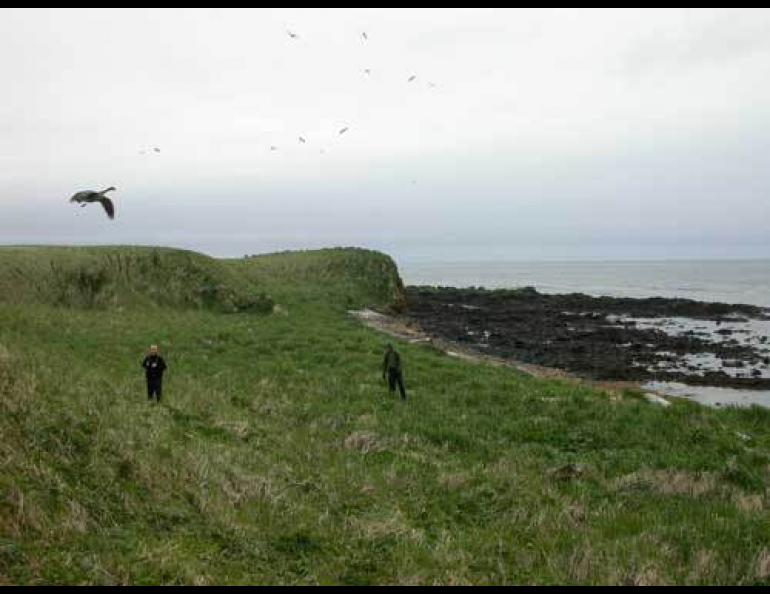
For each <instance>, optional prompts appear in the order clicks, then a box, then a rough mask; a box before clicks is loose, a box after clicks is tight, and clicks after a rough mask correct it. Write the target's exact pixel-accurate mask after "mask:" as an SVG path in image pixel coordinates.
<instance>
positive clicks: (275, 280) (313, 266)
mask: <svg viewBox="0 0 770 594" xmlns="http://www.w3.org/2000/svg"><path fill="white" fill-rule="evenodd" d="M229 262H230V264H231V265H232V266H233V268H234V269H235V270H236V271H237V272H238V273H239V274H241V275H243V276H244V277H246V278H248V279H250V280H252V281H253V282H255V283H256V284H258V285H259V286H264V287H267V288H268V289H269V290H270V292H271V294H273V295H276V296H279V297H280V298H281V299H283V300H289V301H292V302H295V303H296V302H310V303H313V304H316V305H319V304H324V305H326V306H331V307H347V308H353V307H363V306H366V305H379V306H388V307H391V308H394V309H399V308H400V307H401V306H403V301H404V286H403V284H402V282H401V277H399V275H398V270H397V268H396V264H395V262H393V260H392V259H391V258H390V257H389V256H387V255H385V254H382V253H379V252H374V251H371V250H364V249H360V248H334V249H324V250H312V251H303V252H282V253H277V254H269V255H266V256H256V257H250V258H244V259H242V260H231V261H229Z"/></svg>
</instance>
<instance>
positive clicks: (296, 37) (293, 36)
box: [286, 29, 299, 39]
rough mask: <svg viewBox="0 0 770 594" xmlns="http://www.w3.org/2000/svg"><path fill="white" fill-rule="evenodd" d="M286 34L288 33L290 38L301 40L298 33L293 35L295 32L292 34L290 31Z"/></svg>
mask: <svg viewBox="0 0 770 594" xmlns="http://www.w3.org/2000/svg"><path fill="white" fill-rule="evenodd" d="M286 33H287V34H288V36H289V37H291V38H292V39H299V35H297V34H296V33H293V32H291V31H289V30H288V29H287V30H286Z"/></svg>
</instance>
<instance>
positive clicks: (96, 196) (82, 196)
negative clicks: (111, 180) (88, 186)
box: [70, 186, 115, 219]
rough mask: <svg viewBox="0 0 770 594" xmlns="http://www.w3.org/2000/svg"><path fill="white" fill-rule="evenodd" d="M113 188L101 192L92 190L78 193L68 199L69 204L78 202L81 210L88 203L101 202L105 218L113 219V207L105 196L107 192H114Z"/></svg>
mask: <svg viewBox="0 0 770 594" xmlns="http://www.w3.org/2000/svg"><path fill="white" fill-rule="evenodd" d="M114 190H115V188H114V187H112V186H110V187H109V188H107V189H106V190H102V191H101V192H94V191H93V190H85V191H83V192H78V193H76V194H73V195H72V198H70V202H78V203H80V206H81V208H82V207H83V206H85V205H86V204H88V203H89V202H101V203H102V206H103V207H104V210H105V211H107V216H108V217H110V218H111V219H114V218H115V205H114V204H113V203H112V200H110V199H109V198H107V196H105V194H106V193H107V192H112V191H114Z"/></svg>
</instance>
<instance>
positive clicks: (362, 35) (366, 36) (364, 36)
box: [361, 31, 369, 41]
mask: <svg viewBox="0 0 770 594" xmlns="http://www.w3.org/2000/svg"><path fill="white" fill-rule="evenodd" d="M361 37H363V38H364V41H366V40H367V39H369V36H368V35H367V34H366V31H364V32H362V33H361Z"/></svg>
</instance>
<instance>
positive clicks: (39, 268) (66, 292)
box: [0, 247, 272, 312]
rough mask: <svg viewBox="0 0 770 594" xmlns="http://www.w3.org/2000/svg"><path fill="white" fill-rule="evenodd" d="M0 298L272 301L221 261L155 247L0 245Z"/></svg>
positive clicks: (259, 305) (198, 304)
mask: <svg viewBox="0 0 770 594" xmlns="http://www.w3.org/2000/svg"><path fill="white" fill-rule="evenodd" d="M0 302H5V303H17V304H18V303H24V304H30V303H39V304H48V305H61V306H70V307H85V308H110V307H125V306H129V307H131V306H144V307H147V306H157V305H159V306H167V307H183V308H187V307H194V308H209V309H216V310H219V311H230V312H233V311H242V310H254V311H260V310H261V311H267V310H269V309H270V308H271V307H272V303H271V302H270V300H269V299H268V298H267V297H266V296H265V295H264V294H263V292H261V291H260V290H259V287H257V286H256V285H254V284H253V283H250V282H249V281H248V280H247V279H246V278H245V277H244V276H242V275H238V274H234V273H233V272H232V271H231V270H230V268H229V267H228V266H226V265H225V264H224V263H223V262H221V261H218V260H215V259H213V258H210V257H208V256H204V255H202V254H197V253H195V252H189V251H184V250H176V249H169V248H154V247H0Z"/></svg>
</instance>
